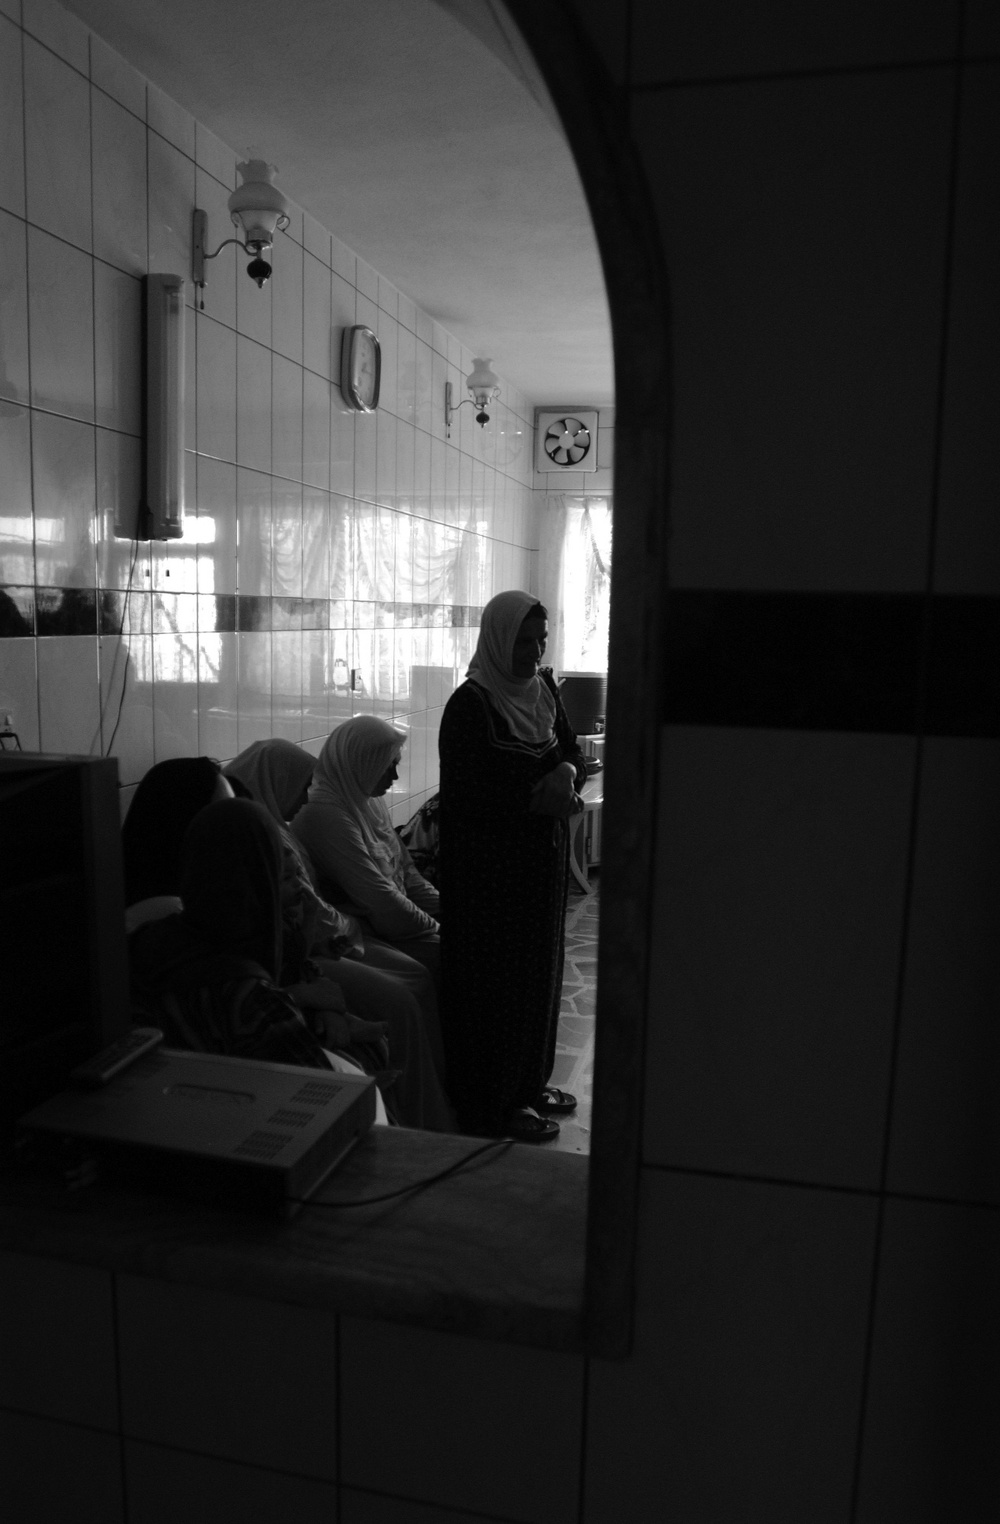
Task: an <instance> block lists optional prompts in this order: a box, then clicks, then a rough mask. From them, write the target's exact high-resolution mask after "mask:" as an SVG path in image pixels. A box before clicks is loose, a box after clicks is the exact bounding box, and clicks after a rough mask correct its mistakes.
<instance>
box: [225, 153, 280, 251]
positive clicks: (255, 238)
mask: <svg viewBox="0 0 1000 1524" xmlns="http://www.w3.org/2000/svg"><path fill="white" fill-rule="evenodd" d="M236 168H237V169H238V170H239V172H240V174H241V175H242V176H243V184H242V185H241V186H240V188H239V189H238V190H234V191H233V194H232V195H231V196H230V198H229V202H228V206H229V215H230V216H231V217H232V219H233V222H234V223H235V224H236V226H237V227H240V226H242V228H243V233H244V237H245V239H246V242H247V243H256V244H261V245H270V244H271V243H272V242H273V241H274V233H275V229H276V228H286V227H287V226H288V199H287V197H286V196H283V195H282V193H281V191H280V190H279V189H278V187H277V186H276V185H275V183H274V176H275V174H276V173H277V171H276V168H275V166H274V165H273V164H268V163H267V162H266V161H265V160H264V159H248V160H247V162H246V163H245V164H237V166H236Z"/></svg>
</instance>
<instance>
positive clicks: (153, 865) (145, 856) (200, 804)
mask: <svg viewBox="0 0 1000 1524" xmlns="http://www.w3.org/2000/svg"><path fill="white" fill-rule="evenodd" d="M232 797H233V791H232V789H231V788H230V786H229V784H228V782H227V781H226V779H225V778H224V777H223V776H222V768H221V766H220V764H219V763H218V762H216V761H215V760H214V759H213V758H212V757H171V758H170V759H169V760H168V761H166V762H157V763H156V764H155V765H154V766H153V767H151V768H150V769H149V771H148V772H147V773H146V774H145V775H144V776H143V779H142V781H141V783H140V784H139V787H138V788H137V789H136V791H135V794H134V796H133V798H132V803H131V804H130V805H129V810H128V814H127V815H126V816H125V824H124V825H123V826H122V854H123V859H124V868H125V906H126V909H125V929H126V931H134V930H135V928H136V927H137V926H141V925H143V923H144V922H146V921H152V920H157V919H159V918H160V917H162V916H165V915H174V914H176V913H177V912H178V911H179V910H180V909H181V902H180V898H179V891H178V884H179V882H180V854H181V842H182V840H183V839H184V832H185V831H186V830H187V828H188V826H189V825H190V824H191V821H192V820H193V819H194V817H195V816H196V815H197V813H198V811H199V810H202V809H204V808H205V806H206V805H207V804H213V803H215V802H217V801H219V800H222V799H231V798H232Z"/></svg>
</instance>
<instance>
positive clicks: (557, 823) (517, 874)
mask: <svg viewBox="0 0 1000 1524" xmlns="http://www.w3.org/2000/svg"><path fill="white" fill-rule="evenodd" d="M544 679H545V680H546V681H547V682H548V684H549V686H550V687H551V688H553V690H554V684H553V682H552V680H551V677H549V676H548V675H547V674H545V675H544ZM555 730H556V733H555V736H554V737H552V738H550V739H549V740H547V741H543V742H539V743H530V742H525V741H520V740H518V739H517V738H516V737H515V736H514V735H512V733H511V731H510V728H509V726H508V725H507V723H506V721H505V720H504V719H503V718H502V717H501V716H500V715H499V714H498V712H497V711H496V709H495V708H494V707H493V705H492V704H491V702H490V700H489V698H488V696H487V695H486V693H485V692H484V691H483V689H482V688H481V687H479V686H478V685H477V684H475V683H471V682H466V683H463V684H462V686H461V687H460V688H458V689H457V690H456V692H455V693H454V694H453V695H452V697H451V698H450V699H449V701H448V704H447V706H446V708H445V711H444V714H443V716H442V719H441V734H440V751H441V813H440V833H441V836H440V864H439V887H440V891H441V994H442V1020H441V1025H442V1028H443V1032H444V1043H445V1055H446V1058H447V1066H448V1090H449V1093H450V1095H451V1098H452V1100H453V1102H454V1105H455V1109H456V1111H457V1113H458V1119H459V1124H460V1126H461V1128H462V1130H463V1131H466V1132H471V1133H476V1134H483V1135H486V1136H498V1135H500V1134H502V1133H503V1131H504V1128H505V1127H506V1125H507V1123H508V1122H509V1120H510V1117H511V1113H512V1112H513V1111H514V1110H516V1108H518V1107H520V1106H532V1105H534V1104H535V1102H536V1101H537V1100H538V1098H539V1095H540V1094H541V1091H542V1089H543V1088H544V1086H545V1085H546V1083H547V1082H548V1079H549V1076H550V1075H551V1073H552V1065H553V1062H554V1059H555V1044H556V1029H557V1026H558V1021H559V1005H560V994H561V990H562V975H563V942H564V935H565V920H566V895H567V877H568V868H569V833H568V827H567V824H566V821H564V820H557V819H555V818H554V817H553V816H550V815H533V814H530V813H529V811H528V803H529V800H530V796H531V790H532V787H533V785H534V784H535V783H537V782H538V780H539V779H540V778H541V777H543V776H544V774H545V773H548V772H551V770H552V769H553V768H554V767H556V766H557V765H558V764H559V763H560V762H562V761H571V762H573V763H574V765H575V766H576V767H577V786H578V787H580V786H581V785H582V783H583V781H584V779H585V777H586V769H585V766H584V764H583V759H582V757H581V756H580V752H579V750H578V748H577V745H576V737H575V736H574V734H573V731H572V729H571V728H570V724H569V721H568V720H567V718H566V714H565V711H564V710H563V707H562V704H561V703H560V702H559V701H558V697H557V718H556V727H555Z"/></svg>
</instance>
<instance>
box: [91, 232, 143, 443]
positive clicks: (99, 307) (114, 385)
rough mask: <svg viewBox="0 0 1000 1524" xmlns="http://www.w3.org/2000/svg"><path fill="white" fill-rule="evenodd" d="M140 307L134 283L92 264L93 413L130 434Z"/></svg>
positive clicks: (136, 420) (138, 423)
mask: <svg viewBox="0 0 1000 1524" xmlns="http://www.w3.org/2000/svg"><path fill="white" fill-rule="evenodd" d="M143 223H144V224H145V219H143ZM143 232H144V233H145V225H144V227H143ZM142 307H143V288H142V281H141V280H140V279H137V278H136V277H135V276H132V275H126V274H124V273H123V272H122V271H121V270H120V269H116V268H115V267H114V266H113V265H107V264H102V263H101V262H100V261H99V260H95V261H94V414H95V417H96V420H97V422H98V423H99V424H102V425H103V426H104V427H105V428H109V429H118V430H120V431H121V432H123V433H126V434H133V435H139V434H141V432H142V386H143V377H142V372H141V357H142V329H143V315H142Z"/></svg>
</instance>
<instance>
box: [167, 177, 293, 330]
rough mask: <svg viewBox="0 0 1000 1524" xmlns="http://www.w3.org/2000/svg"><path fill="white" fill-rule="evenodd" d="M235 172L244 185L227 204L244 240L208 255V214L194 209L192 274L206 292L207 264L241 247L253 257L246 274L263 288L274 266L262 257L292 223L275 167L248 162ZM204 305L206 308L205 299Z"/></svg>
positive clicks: (232, 239)
mask: <svg viewBox="0 0 1000 1524" xmlns="http://www.w3.org/2000/svg"><path fill="white" fill-rule="evenodd" d="M236 168H237V169H238V170H239V172H240V174H241V175H242V176H243V184H242V185H241V186H240V188H239V189H238V190H234V191H233V194H232V195H231V196H230V198H229V201H228V203H227V204H228V206H229V215H230V217H232V219H233V224H234V226H235V227H238V228H241V229H242V230H243V237H242V238H226V239H224V240H223V242H222V243H220V244H219V247H218V248H217V249H216V251H215V254H209V252H208V213H207V212H204V211H202V209H201V208H200V207H196V208H195V212H194V217H193V219H192V252H191V273H192V276H193V278H194V283H195V285H196V286H198V287H200V288H201V290H202V291H204V289H205V280H206V277H205V261H206V260H208V259H215V257H216V255H218V254H221V253H222V250H223V249H224V248H225V247H226V245H227V244H230V243H236V244H239V246H240V248H241V249H245V250H246V252H247V253H248V254H249V255H250V256H251V258H250V263H249V264H248V265H247V274H248V275H249V277H250V279H251V280H255V281H256V282H257V285H258V286H263V284H264V282H265V281H266V280H267V278H268V277H269V275H270V274H271V266H270V265H269V264H268V262H267V260H266V259H263V258H262V257H261V256H262V255H263V253H264V251H265V250H266V249H269V248H270V247H271V245H272V243H273V242H274V235H275V232H276V231H279V230H280V229H283V228H287V226H288V223H289V216H288V199H287V197H285V196H283V195H282V193H281V191H280V190H279V189H278V187H277V186H276V185H275V183H274V176H275V174H276V173H277V171H276V169H275V166H274V165H273V164H268V163H266V162H265V160H264V159H248V160H247V162H246V163H245V164H237V166H236ZM201 305H202V307H203V308H204V306H205V298H204V296H202V299H201Z"/></svg>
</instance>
